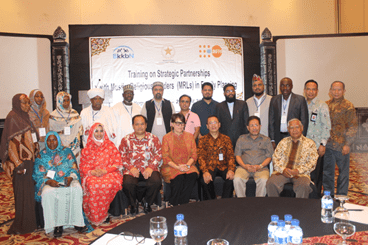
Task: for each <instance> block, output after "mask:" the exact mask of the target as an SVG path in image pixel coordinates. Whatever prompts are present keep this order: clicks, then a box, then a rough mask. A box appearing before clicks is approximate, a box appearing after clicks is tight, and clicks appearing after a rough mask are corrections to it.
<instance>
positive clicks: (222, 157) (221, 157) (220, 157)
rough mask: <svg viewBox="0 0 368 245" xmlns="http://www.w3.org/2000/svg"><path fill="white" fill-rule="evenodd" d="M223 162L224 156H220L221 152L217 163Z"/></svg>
mask: <svg viewBox="0 0 368 245" xmlns="http://www.w3.org/2000/svg"><path fill="white" fill-rule="evenodd" d="M223 160H224V154H222V152H221V153H220V154H219V161H223Z"/></svg>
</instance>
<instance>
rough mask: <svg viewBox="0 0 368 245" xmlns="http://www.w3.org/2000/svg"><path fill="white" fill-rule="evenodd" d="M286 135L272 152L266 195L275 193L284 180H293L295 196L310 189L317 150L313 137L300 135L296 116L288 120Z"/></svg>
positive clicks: (300, 125)
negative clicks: (271, 171)
mask: <svg viewBox="0 0 368 245" xmlns="http://www.w3.org/2000/svg"><path fill="white" fill-rule="evenodd" d="M288 132H289V134H290V136H289V137H286V138H284V139H282V140H281V141H280V143H279V144H278V145H277V147H276V149H275V152H274V154H273V156H272V161H273V169H274V171H273V173H272V176H271V177H270V178H269V179H268V181H267V184H266V188H267V194H268V196H269V197H278V196H280V193H281V192H282V190H283V189H284V185H285V184H286V183H289V182H291V183H293V189H294V192H295V194H296V197H297V198H308V196H309V193H311V192H312V188H311V187H310V173H311V172H312V171H313V169H314V168H315V167H316V163H317V158H318V153H317V148H316V144H315V143H314V141H313V140H311V139H308V138H306V137H304V136H303V135H302V133H303V125H302V123H301V121H300V120H299V119H296V118H294V119H291V120H290V121H289V122H288Z"/></svg>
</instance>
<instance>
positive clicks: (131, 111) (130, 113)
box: [123, 103, 157, 118]
mask: <svg viewBox="0 0 368 245" xmlns="http://www.w3.org/2000/svg"><path fill="white" fill-rule="evenodd" d="M155 105H156V104H155ZM123 106H124V107H125V110H126V111H127V112H128V114H129V116H130V118H132V114H133V105H132V109H131V110H130V112H129V110H128V108H127V107H126V106H125V105H124V103H123ZM156 108H157V107H156Z"/></svg>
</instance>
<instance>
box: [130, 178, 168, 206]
mask: <svg viewBox="0 0 368 245" xmlns="http://www.w3.org/2000/svg"><path fill="white" fill-rule="evenodd" d="M143 181H144V182H146V185H145V186H138V182H143ZM161 185H162V182H161V177H160V173H159V172H157V171H153V172H152V175H151V177H149V178H148V179H145V178H144V177H143V175H142V173H139V178H135V177H133V176H131V175H128V174H125V175H124V179H123V191H124V193H125V195H126V196H127V197H128V199H129V201H130V205H132V206H134V207H136V200H137V199H138V200H139V201H142V198H143V197H144V200H145V202H147V203H148V204H149V205H152V203H153V201H154V200H155V197H156V196H157V192H159V191H160V189H161Z"/></svg>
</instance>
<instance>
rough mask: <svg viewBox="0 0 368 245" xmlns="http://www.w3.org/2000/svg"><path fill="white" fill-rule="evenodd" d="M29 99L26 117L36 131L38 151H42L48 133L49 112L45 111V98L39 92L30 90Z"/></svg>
mask: <svg viewBox="0 0 368 245" xmlns="http://www.w3.org/2000/svg"><path fill="white" fill-rule="evenodd" d="M29 99H30V101H31V109H30V110H29V112H28V115H29V118H30V119H31V122H32V124H33V126H34V127H35V128H36V129H37V132H38V136H39V138H40V140H39V141H38V144H39V146H40V150H43V149H44V148H45V137H46V134H47V133H48V132H49V117H50V112H49V111H48V110H47V109H46V101H45V97H43V93H42V92H41V91H40V90H38V89H34V90H32V91H31V93H30V94H29Z"/></svg>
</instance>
